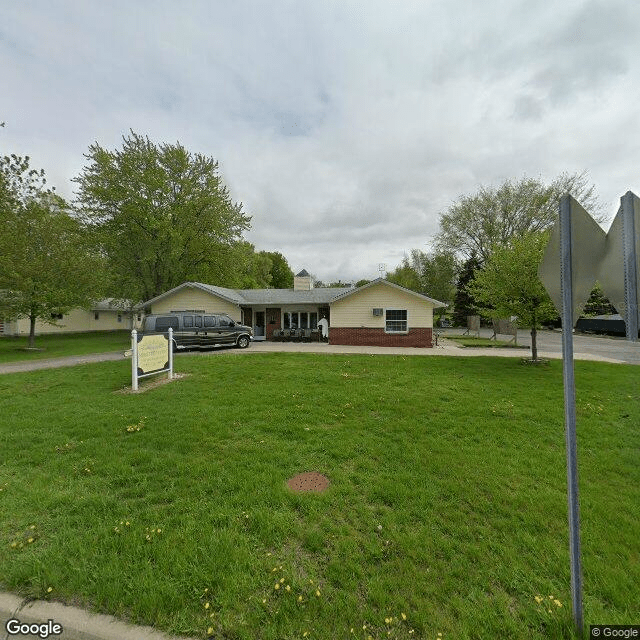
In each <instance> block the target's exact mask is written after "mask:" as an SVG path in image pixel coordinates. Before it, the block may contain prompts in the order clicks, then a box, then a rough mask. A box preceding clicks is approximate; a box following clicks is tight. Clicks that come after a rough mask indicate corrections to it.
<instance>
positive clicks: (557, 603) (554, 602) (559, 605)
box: [553, 600, 562, 607]
mask: <svg viewBox="0 0 640 640" xmlns="http://www.w3.org/2000/svg"><path fill="white" fill-rule="evenodd" d="M553 604H555V605H556V607H561V606H562V602H560V600H554V601H553Z"/></svg>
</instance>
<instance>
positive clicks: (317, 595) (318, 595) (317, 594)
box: [316, 589, 320, 598]
mask: <svg viewBox="0 0 640 640" xmlns="http://www.w3.org/2000/svg"><path fill="white" fill-rule="evenodd" d="M316 597H318V598H319V597H320V589H316Z"/></svg>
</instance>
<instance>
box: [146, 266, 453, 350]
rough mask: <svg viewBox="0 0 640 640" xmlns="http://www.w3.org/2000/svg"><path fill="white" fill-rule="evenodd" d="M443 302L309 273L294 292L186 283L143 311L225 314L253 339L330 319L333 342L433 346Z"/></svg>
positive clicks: (380, 283) (382, 283)
mask: <svg viewBox="0 0 640 640" xmlns="http://www.w3.org/2000/svg"><path fill="white" fill-rule="evenodd" d="M444 306H446V305H445V304H444V303H442V302H438V301H437V300H433V299H432V298H428V297H427V296H423V295H422V294H420V293H416V292H415V291H410V290H409V289H405V288H404V287H401V286H399V285H396V284H393V283H391V282H388V281H386V280H383V279H382V278H379V279H377V280H374V281H372V282H370V283H368V284H366V285H364V286H362V287H359V288H355V287H346V288H344V287H343V288H314V286H313V280H312V278H311V276H310V275H309V274H308V273H307V272H306V271H304V270H303V271H301V272H300V273H299V274H298V275H297V276H295V278H294V286H293V289H226V288H224V287H216V286H213V285H208V284H202V283H200V282H185V283H183V284H181V285H179V286H177V287H175V288H173V289H171V290H169V291H167V292H165V293H163V294H161V295H159V296H157V297H155V298H153V299H151V300H148V301H147V302H144V303H142V304H140V305H138V307H136V308H137V309H139V310H143V309H144V311H145V313H154V314H158V313H170V312H173V311H193V312H201V313H226V314H227V315H229V316H230V317H231V318H233V319H234V320H236V321H238V322H242V323H243V324H247V325H249V326H251V327H253V331H254V340H271V339H272V337H273V332H274V331H276V330H278V329H290V328H296V329H316V328H317V326H318V321H319V320H320V319H321V318H323V317H325V318H326V319H327V320H328V322H329V342H330V343H331V344H347V345H382V346H407V347H431V346H433V343H432V332H433V310H434V309H435V308H439V307H444Z"/></svg>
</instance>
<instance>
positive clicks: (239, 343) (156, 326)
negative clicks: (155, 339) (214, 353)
mask: <svg viewBox="0 0 640 640" xmlns="http://www.w3.org/2000/svg"><path fill="white" fill-rule="evenodd" d="M169 327H171V329H173V344H174V347H173V348H174V351H175V350H183V349H208V348H210V347H215V346H217V345H225V344H226V345H235V346H236V347H239V348H240V349H246V348H247V347H248V346H249V345H250V344H251V341H252V340H253V330H252V329H251V327H247V326H245V325H243V324H240V323H238V322H236V321H235V320H233V319H232V318H230V317H229V316H228V315H226V314H222V313H193V312H190V311H189V312H186V311H185V312H177V313H163V314H151V315H148V316H146V317H145V319H144V322H143V324H142V328H141V329H140V333H141V334H142V335H153V334H157V333H162V334H168V331H169Z"/></svg>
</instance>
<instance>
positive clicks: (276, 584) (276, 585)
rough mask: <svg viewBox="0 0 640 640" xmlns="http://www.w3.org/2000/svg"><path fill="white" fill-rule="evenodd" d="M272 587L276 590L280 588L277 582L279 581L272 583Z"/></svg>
mask: <svg viewBox="0 0 640 640" xmlns="http://www.w3.org/2000/svg"><path fill="white" fill-rule="evenodd" d="M273 588H274V589H275V590H276V591H277V590H278V589H279V588H280V583H279V582H276V583H275V584H274V585H273Z"/></svg>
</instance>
